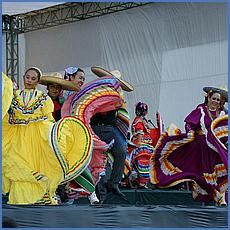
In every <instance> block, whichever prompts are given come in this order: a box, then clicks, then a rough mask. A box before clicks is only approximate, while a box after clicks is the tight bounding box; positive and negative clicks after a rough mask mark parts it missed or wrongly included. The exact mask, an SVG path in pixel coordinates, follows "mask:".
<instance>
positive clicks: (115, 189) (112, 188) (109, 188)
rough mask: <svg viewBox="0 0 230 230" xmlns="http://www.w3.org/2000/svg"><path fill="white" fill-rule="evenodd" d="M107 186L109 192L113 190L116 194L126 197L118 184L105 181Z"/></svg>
mask: <svg viewBox="0 0 230 230" xmlns="http://www.w3.org/2000/svg"><path fill="white" fill-rule="evenodd" d="M105 187H106V189H107V191H108V192H112V193H113V194H115V195H118V196H122V197H125V194H124V193H122V192H121V190H120V189H119V186H118V184H109V183H105Z"/></svg>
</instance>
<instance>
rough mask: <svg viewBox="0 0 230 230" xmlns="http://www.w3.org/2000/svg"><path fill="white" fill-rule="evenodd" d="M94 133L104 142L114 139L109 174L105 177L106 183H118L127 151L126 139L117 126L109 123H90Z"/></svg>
mask: <svg viewBox="0 0 230 230" xmlns="http://www.w3.org/2000/svg"><path fill="white" fill-rule="evenodd" d="M92 129H93V131H94V132H95V134H96V135H97V136H98V137H99V138H100V139H101V140H102V141H104V142H106V143H110V142H111V141H112V139H114V141H115V143H114V145H113V147H112V149H111V151H110V152H111V154H112V155H113V157H114V162H113V168H112V171H111V175H110V176H109V177H108V173H107V175H106V177H105V179H106V182H107V183H108V184H111V185H113V184H119V183H120V181H121V179H122V175H123V172H124V164H125V158H126V152H127V140H126V139H125V137H124V136H123V135H122V133H121V132H120V131H119V129H118V128H117V127H114V126H111V125H92Z"/></svg>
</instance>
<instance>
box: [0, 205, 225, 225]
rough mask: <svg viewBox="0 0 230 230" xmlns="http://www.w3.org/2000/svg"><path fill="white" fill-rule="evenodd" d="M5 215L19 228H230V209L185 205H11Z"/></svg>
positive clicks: (4, 209)
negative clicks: (229, 210) (229, 218)
mask: <svg viewBox="0 0 230 230" xmlns="http://www.w3.org/2000/svg"><path fill="white" fill-rule="evenodd" d="M2 215H3V216H8V217H11V218H13V219H15V220H16V222H17V224H18V225H19V227H22V228H24V227H38V228H108V227H112V228H142V227H149V228H194V227H199V228H227V227H228V209H227V208H217V207H215V206H200V207H190V206H186V205H135V206H134V205H111V204H108V205H96V206H89V205H70V206H9V205H4V206H3V209H2Z"/></svg>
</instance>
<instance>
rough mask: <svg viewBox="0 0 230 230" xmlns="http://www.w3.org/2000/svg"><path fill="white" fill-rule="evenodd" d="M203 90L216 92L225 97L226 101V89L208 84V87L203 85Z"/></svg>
mask: <svg viewBox="0 0 230 230" xmlns="http://www.w3.org/2000/svg"><path fill="white" fill-rule="evenodd" d="M203 90H204V92H206V93H208V92H210V91H214V92H217V93H219V94H220V95H221V96H222V97H223V98H224V99H225V101H226V102H228V91H226V90H225V89H222V88H216V87H212V86H209V87H204V88H203Z"/></svg>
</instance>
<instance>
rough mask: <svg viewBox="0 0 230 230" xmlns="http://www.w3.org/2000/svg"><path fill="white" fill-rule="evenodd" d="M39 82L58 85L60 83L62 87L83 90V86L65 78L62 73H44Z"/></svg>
mask: <svg viewBox="0 0 230 230" xmlns="http://www.w3.org/2000/svg"><path fill="white" fill-rule="evenodd" d="M39 84H42V85H47V84H56V85H60V86H61V87H62V89H65V90H72V91H77V92H79V91H80V90H81V88H80V87H79V86H78V85H76V84H74V83H73V82H71V81H67V80H64V79H63V78H62V75H61V74H60V73H52V74H50V75H43V76H42V78H41V79H40V82H39Z"/></svg>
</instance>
